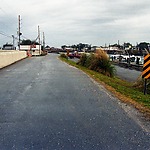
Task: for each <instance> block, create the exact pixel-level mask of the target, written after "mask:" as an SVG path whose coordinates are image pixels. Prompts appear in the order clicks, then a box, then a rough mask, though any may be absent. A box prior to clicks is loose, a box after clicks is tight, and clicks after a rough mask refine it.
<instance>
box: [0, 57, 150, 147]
mask: <svg viewBox="0 0 150 150" xmlns="http://www.w3.org/2000/svg"><path fill="white" fill-rule="evenodd" d="M57 56H58V55H54V54H50V55H47V56H44V57H33V58H28V59H25V60H23V61H20V62H18V63H16V64H14V65H12V66H9V67H6V68H4V69H2V70H0V149H1V150H150V133H149V132H147V131H146V130H145V129H143V128H142V127H141V126H140V125H139V124H138V121H137V120H136V119H133V118H132V117H129V115H128V114H127V113H126V112H125V111H124V109H123V108H122V107H121V105H120V104H119V102H118V100H117V99H116V98H114V97H113V96H111V95H110V94H109V92H108V91H106V90H105V89H104V88H103V87H102V86H100V85H98V84H96V83H95V82H94V81H93V80H91V79H90V78H89V77H88V76H87V75H86V74H84V73H83V72H82V71H80V70H78V69H76V68H74V67H71V66H69V65H67V64H65V63H63V62H61V61H60V60H59V59H58V58H57Z"/></svg>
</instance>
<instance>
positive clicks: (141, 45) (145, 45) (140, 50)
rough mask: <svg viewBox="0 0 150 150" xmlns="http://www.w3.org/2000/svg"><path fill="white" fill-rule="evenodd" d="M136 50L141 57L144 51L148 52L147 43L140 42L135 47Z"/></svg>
mask: <svg viewBox="0 0 150 150" xmlns="http://www.w3.org/2000/svg"><path fill="white" fill-rule="evenodd" d="M137 48H138V49H139V52H140V54H141V55H143V53H144V51H145V50H147V51H148V52H150V51H149V43H147V42H141V43H140V44H138V45H137Z"/></svg>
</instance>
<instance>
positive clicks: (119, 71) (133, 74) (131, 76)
mask: <svg viewBox="0 0 150 150" xmlns="http://www.w3.org/2000/svg"><path fill="white" fill-rule="evenodd" d="M115 68H116V75H117V76H118V77H119V78H121V79H123V80H126V81H129V82H135V81H137V79H138V78H139V77H140V75H141V74H142V72H141V71H137V70H131V69H128V68H123V67H120V66H117V65H115Z"/></svg>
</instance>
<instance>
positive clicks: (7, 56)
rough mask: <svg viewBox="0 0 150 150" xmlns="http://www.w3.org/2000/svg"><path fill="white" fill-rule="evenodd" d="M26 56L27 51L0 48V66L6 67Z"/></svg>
mask: <svg viewBox="0 0 150 150" xmlns="http://www.w3.org/2000/svg"><path fill="white" fill-rule="evenodd" d="M26 57H27V54H26V51H17V50H14V51H7V50H5V51H4V50H0V68H3V67H6V66H8V65H10V64H13V63H15V62H17V61H19V60H21V59H24V58H26Z"/></svg>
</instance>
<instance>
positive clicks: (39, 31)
mask: <svg viewBox="0 0 150 150" xmlns="http://www.w3.org/2000/svg"><path fill="white" fill-rule="evenodd" d="M38 39H39V55H41V47H40V45H41V44H40V43H41V41H40V40H41V39H40V27H39V26H38Z"/></svg>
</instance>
